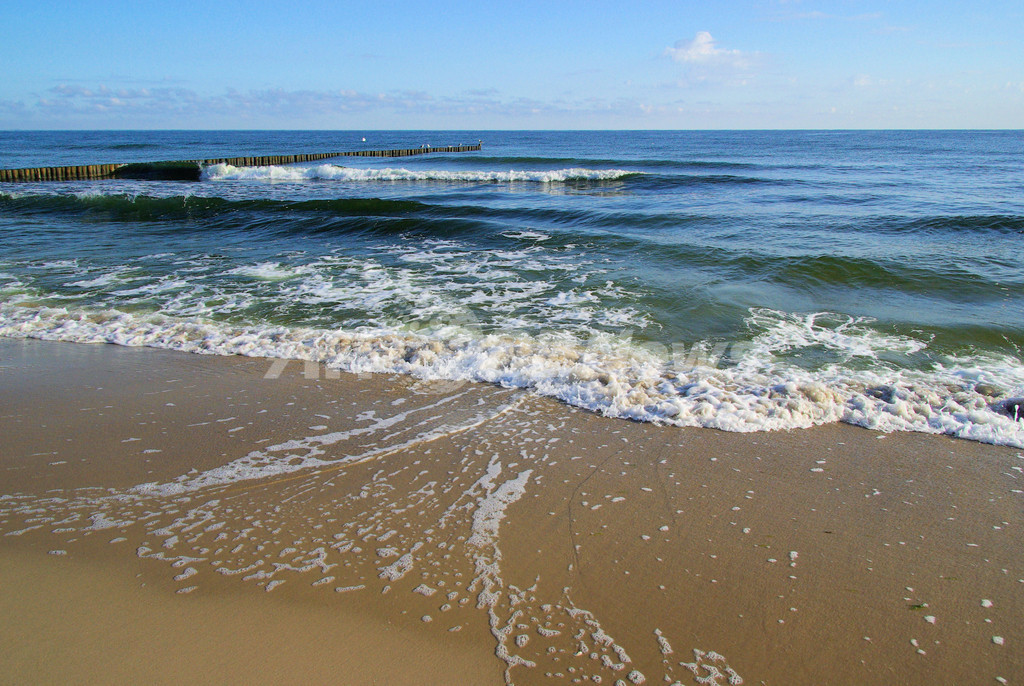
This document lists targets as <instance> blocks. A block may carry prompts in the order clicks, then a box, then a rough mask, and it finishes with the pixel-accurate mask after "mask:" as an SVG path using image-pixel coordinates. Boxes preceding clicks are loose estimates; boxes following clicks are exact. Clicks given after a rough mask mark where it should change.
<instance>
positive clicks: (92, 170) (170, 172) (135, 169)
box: [0, 143, 481, 182]
mask: <svg viewBox="0 0 1024 686" xmlns="http://www.w3.org/2000/svg"><path fill="white" fill-rule="evenodd" d="M480 147H481V144H480V143H476V144H474V145H447V146H443V147H439V148H428V147H426V146H423V147H420V148H406V149H402V150H355V151H350V152H321V153H305V154H299V155H264V156H256V157H221V158H215V159H209V160H181V161H175V162H152V163H146V162H142V163H127V164H85V165H76V166H72V167H30V168H25V169H0V182H2V181H79V180H88V179H118V178H147V179H161V178H162V179H176V180H196V181H198V180H199V176H200V174H201V172H202V167H203V166H208V165H211V164H230V165H232V166H235V167H266V166H271V165H281V164H296V163H299V162H316V161H319V160H326V159H329V158H331V157H408V156H410V155H425V154H427V153H432V152H468V151H471V150H479V149H480ZM193 177H194V179H193Z"/></svg>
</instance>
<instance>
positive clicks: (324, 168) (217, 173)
mask: <svg viewBox="0 0 1024 686" xmlns="http://www.w3.org/2000/svg"><path fill="white" fill-rule="evenodd" d="M638 173H640V172H633V171H626V170H623V169H584V168H579V167H574V168H569V169H551V170H546V171H517V170H509V171H485V170H481V171H447V170H440V169H439V170H423V171H413V170H409V169H402V168H399V169H393V168H390V167H386V168H383V169H353V168H349V167H340V166H338V165H334V164H321V165H316V166H288V167H278V166H268V167H235V166H232V165H230V164H214V165H210V166H208V167H205V168H204V169H203V179H204V180H206V181H239V180H246V181H308V180H311V179H323V180H331V181H351V182H375V181H448V182H458V183H517V182H532V183H566V182H570V181H610V180H614V179H620V178H622V177H624V176H631V175H634V174H638Z"/></svg>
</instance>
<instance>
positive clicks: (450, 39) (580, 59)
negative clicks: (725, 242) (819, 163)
mask: <svg viewBox="0 0 1024 686" xmlns="http://www.w3.org/2000/svg"><path fill="white" fill-rule="evenodd" d="M1022 29H1024V3H1021V2H1020V0H1013V1H1003V0H992V1H986V0H975V1H974V2H951V1H949V0H932V1H930V2H923V1H920V2H919V1H917V0H912V1H906V2H903V1H901V0H884V1H883V0H820V1H819V0H737V1H735V2H731V1H728V0H720V1H719V2H709V1H708V0H701V1H700V2H693V1H690V0H672V1H663V0H648V1H645V2H632V1H629V0H619V1H618V2H606V1H604V0H587V1H586V2H576V1H575V0H548V1H547V2H533V1H532V0H518V1H517V2H503V1H501V0H492V1H486V0H468V1H461V0H457V1H456V0H453V1H446V0H435V1H434V2H408V1H407V2H402V1H394V2H392V1H389V0H374V1H372V2H370V1H366V0H363V1H361V2H347V1H344V0H335V1H333V2H319V1H310V2H302V1H301V0H294V1H293V2H286V1H284V0H275V1H273V2H263V1H262V0H247V1H246V2H235V1H234V0H203V2H191V1H190V0H172V1H167V0H158V1H150V0H134V1H132V2H117V1H110V2H101V1H90V0H77V1H76V2H71V1H67V0H65V1H64V2H49V1H48V0H31V1H25V2H23V1H21V0H0V46H2V50H0V55H2V57H0V74H2V78H0V129H359V130H365V129H450V130H487V129H851V128H852V129H879V128H882V129H886V128H913V129H917V128H926V129H928V128H930V129H963V128H967V129H971V128H977V129H987V128H1010V129H1020V128H1024V31H1022Z"/></svg>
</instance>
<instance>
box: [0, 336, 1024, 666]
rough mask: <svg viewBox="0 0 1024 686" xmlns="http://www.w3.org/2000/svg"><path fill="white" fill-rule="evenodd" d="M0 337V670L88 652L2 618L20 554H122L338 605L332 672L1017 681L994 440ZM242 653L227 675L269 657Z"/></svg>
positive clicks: (169, 602)
mask: <svg viewBox="0 0 1024 686" xmlns="http://www.w3.org/2000/svg"><path fill="white" fill-rule="evenodd" d="M0 359H3V360H4V362H3V365H2V367H0V395H2V397H4V398H5V407H4V409H3V411H2V412H0V430H2V435H4V436H5V449H4V451H3V457H2V458H0V468H2V470H3V474H4V490H3V493H0V496H6V497H2V498H0V565H3V567H4V568H5V570H11V573H12V574H14V575H15V576H14V577H13V578H17V579H19V581H18V583H19V584H20V585H21V586H20V588H24V589H27V590H26V592H19V593H18V594H16V597H14V595H15V594H7V598H6V601H5V602H6V603H7V604H8V605H9V608H5V609H8V612H9V613H10V614H9V615H8V616H10V617H12V618H19V619H17V620H15V621H12V622H10V623H9V624H8V627H7V628H8V633H9V634H11V635H10V636H9V638H8V641H9V642H8V645H9V646H10V649H9V650H8V651H6V654H5V656H4V657H3V658H2V659H3V661H4V664H3V670H4V671H5V672H6V673H8V674H19V673H20V674H35V675H37V676H39V677H41V678H43V680H45V675H50V676H52V677H53V678H57V676H58V675H59V674H64V675H67V674H71V673H73V671H72V672H67V671H65V672H60V671H58V670H60V669H65V670H73V669H74V665H75V664H82V662H81V659H82V656H83V655H85V654H89V655H93V656H95V653H94V651H95V650H98V649H102V648H101V647H100V646H97V645H95V644H90V643H88V642H87V641H82V642H72V643H60V644H59V645H63V646H64V647H63V648H61V649H57V648H55V646H47V645H45V643H46V640H45V639H44V638H43V636H45V635H46V631H51V630H52V628H51V629H45V630H44V629H43V628H39V627H38V626H37V627H36V628H35V629H34V630H32V631H27V632H21V631H18V630H17V629H18V626H14V625H20V623H21V622H22V621H27V619H26V618H28V617H39V618H40V620H39V621H40V622H41V623H44V618H45V617H52V618H57V617H59V616H60V614H61V613H63V612H65V611H66V610H64V609H62V608H51V609H50V610H49V612H52V613H54V614H51V615H48V614H47V612H48V611H47V609H46V608H43V607H40V606H39V603H41V602H43V600H44V599H45V596H46V590H45V588H40V587H39V586H40V585H36V584H35V583H34V581H33V580H34V579H36V578H39V579H44V578H45V579H47V580H48V581H47V583H48V584H49V585H50V587H51V588H53V587H57V588H63V589H66V590H67V595H66V597H67V598H68V600H67V601H66V602H68V603H70V602H75V603H76V604H78V603H83V605H84V606H90V603H92V604H93V605H92V606H96V607H100V606H103V603H105V602H107V601H109V600H112V599H113V600H118V602H119V603H121V604H120V605H119V607H125V603H128V599H129V597H130V596H131V595H132V591H131V590H130V589H129V587H130V586H131V584H132V583H134V582H133V581H132V580H133V579H134V578H135V577H134V574H138V573H141V574H143V577H144V581H145V583H146V584H147V589H146V591H147V593H146V595H147V597H148V598H149V600H148V601H147V602H148V603H150V604H152V605H153V606H154V607H157V608H158V609H155V610H154V612H155V613H157V614H158V615H159V616H171V615H174V613H175V612H176V611H177V610H176V608H179V607H183V606H186V605H187V606H188V607H190V608H191V607H192V604H195V606H196V607H197V608H199V607H202V608H205V609H203V610H198V609H197V612H198V613H199V615H197V616H202V617H205V619H202V621H203V622H206V621H212V620H210V619H209V618H211V617H221V618H223V617H225V616H227V615H231V613H232V612H235V609H238V608H250V609H252V611H253V612H254V613H256V614H253V615H247V614H245V612H244V611H243V610H242V609H238V614H236V615H231V616H233V617H235V618H241V619H239V622H238V624H236V625H233V626H236V627H244V626H249V625H252V624H253V623H254V622H256V623H259V620H258V619H257V618H258V617H261V616H263V615H266V614H269V615H270V616H269V618H264V620H263V621H266V623H267V624H268V625H269V624H272V623H274V622H276V620H277V619H279V618H283V617H293V618H298V619H297V620H296V621H297V622H298V625H303V623H305V625H306V626H308V627H310V628H311V629H312V630H313V633H314V634H315V632H316V631H334V632H336V633H335V634H334V635H338V636H341V635H343V634H344V632H345V631H349V630H353V629H352V626H353V625H355V626H357V627H359V629H358V633H359V635H360V636H363V637H365V638H366V641H365V642H364V643H363V644H360V645H359V646H352V647H348V648H341V647H339V646H331V649H330V651H329V652H331V655H332V659H336V660H340V661H341V663H344V664H349V665H362V666H355V667H353V668H352V669H353V670H354V671H355V672H357V673H358V676H346V681H347V682H351V683H370V682H372V680H373V679H374V678H378V677H379V678H381V679H384V680H385V681H391V680H395V681H405V682H408V680H409V679H408V677H409V675H416V677H415V678H418V679H419V680H421V681H424V682H427V683H444V682H446V681H450V680H451V678H450V674H451V673H459V674H463V675H465V674H469V673H470V671H467V670H475V671H472V673H473V674H475V675H478V676H479V678H480V679H481V680H480V681H477V680H476V679H475V678H474V679H470V681H474V682H479V683H501V682H502V672H503V671H504V672H505V677H506V679H505V680H506V681H511V682H514V683H525V684H530V683H552V682H557V681H562V680H564V681H572V680H574V679H577V678H579V679H581V680H584V681H585V680H588V679H590V680H591V683H595V681H593V677H595V676H596V677H599V678H600V682H601V683H615V681H616V680H617V679H624V680H626V682H627V683H629V682H630V681H631V680H632V681H633V682H635V681H636V679H637V678H639V676H638V675H643V678H645V679H646V681H647V682H649V683H654V682H658V681H661V680H662V679H663V678H667V679H668V682H669V683H671V682H673V681H678V682H680V683H682V684H692V683H696V681H695V678H696V677H698V676H701V677H708V676H714V674H716V673H717V674H720V675H721V677H720V678H718V679H716V680H715V681H714V683H729V679H730V676H731V675H735V676H736V677H739V678H742V679H743V682H744V683H748V684H750V683H762V682H763V683H768V684H771V683H793V682H797V683H907V684H915V683H921V684H926V683H938V682H943V681H945V682H949V681H954V682H961V683H966V682H974V683H977V682H991V683H995V681H994V680H995V679H996V678H997V677H1001V678H1003V679H1007V680H1008V681H1009V683H1015V682H1019V681H1020V680H1021V679H1024V658H1021V657H1019V655H1020V652H1019V650H1017V649H1016V648H1014V646H1019V645H1020V643H1021V641H1022V640H1024V633H1022V630H1021V619H1022V617H1024V553H1022V552H1021V550H1020V546H1019V545H1018V542H1019V535H1018V532H1019V531H1020V530H1021V526H1022V525H1024V512H1022V510H1024V508H1021V507H1020V504H1021V498H1022V497H1024V495H1022V494H1021V489H1024V473H1022V468H1024V458H1022V451H1020V450H1019V449H1014V448H1006V447H999V446H992V445H987V444H981V443H975V442H970V441H966V440H961V439H954V438H949V437H944V436H935V435H929V434H912V433H895V434H879V433H878V432H875V431H871V430H868V429H863V428H859V427H854V426H849V425H838V424H837V425H827V426H821V427H815V428H812V429H801V430H792V431H787V432H775V433H728V432H722V431H717V430H712V429H704V428H676V427H664V426H658V425H655V424H645V423H639V422H631V421H626V420H618V419H609V418H605V417H600V416H597V415H594V414H592V413H589V412H587V411H584V410H579V409H576V408H573V407H569V406H566V405H564V404H561V403H559V402H558V401H555V400H552V399H548V398H542V397H539V396H536V395H533V394H531V393H529V392H527V391H522V390H515V389H502V388H497V387H492V386H486V385H482V384H476V383H470V382H434V383H428V382H417V381H416V380H415V379H412V378H409V377H401V376H394V375H385V374H380V375H361V376H355V375H350V374H337V373H328V372H327V370H324V369H322V368H317V369H318V370H319V371H318V372H317V373H316V374H315V375H314V376H315V377H316V378H305V376H304V375H303V373H302V372H303V370H304V366H303V364H302V363H291V364H289V365H287V367H286V368H285V370H284V373H283V374H282V375H281V376H280V378H278V379H266V378H264V376H265V374H266V372H267V371H268V368H269V366H270V365H271V364H272V362H273V361H272V360H266V359H261V358H234V357H216V356H200V355H189V354H184V353H176V352H170V351H163V350H154V349H148V348H147V349H143V348H121V347H117V346H111V345H103V346H90V345H74V346H69V345H68V344H66V343H53V342H43V341H35V340H11V339H5V340H0ZM332 377H336V378H332ZM8 399H9V400H8ZM193 470H194V471H193ZM143 484H155V485H152V486H148V487H143V488H140V486H142V485H143ZM31 527H38V528H31ZM18 531H23V533H21V534H19V535H12V534H14V533H16V532H18ZM116 539H122V540H119V541H117V542H116V543H114V541H115V540H116ZM60 550H63V551H64V554H52V555H51V554H49V553H50V552H51V551H60ZM101 569H102V570H108V572H106V573H104V574H102V575H97V574H96V572H97V570H101ZM224 570H227V571H224ZM100 576H104V577H110V578H108V581H110V583H108V584H105V585H104V584H99V583H95V582H91V581H89V579H90V578H93V579H97V578H99V577H100ZM114 577H117V579H119V581H118V580H116V579H115V578H114ZM5 578H8V577H7V575H6V572H5ZM328 578H330V579H329V580H328V581H324V580H325V579H328ZM281 582H283V583H281ZM359 586H361V588H357V587H359ZM190 587H194V588H192V590H190V591H188V592H187V593H182V591H183V590H185V589H189V588H190ZM338 589H341V590H338ZM385 589H387V590H386V591H385ZM33 590H34V591H36V592H32V591H33ZM268 591H270V592H271V593H269V595H268V593H267V592H268ZM986 603H987V605H986ZM115 605H117V603H115ZM65 607H66V605H65ZM233 608H235V609H233ZM125 611H126V612H130V610H125ZM260 613H263V615H261V614H260ZM184 614H188V613H187V612H186V613H184ZM428 617H429V620H427V618H428ZM929 618H930V619H929ZM988 620H991V621H988ZM92 621H93V619H90V618H89V617H79V618H78V619H77V621H75V620H72V621H71V622H70V624H71V626H69V627H67V628H66V630H68V631H76V630H77V631H79V632H88V629H89V627H88V626H87V625H88V624H89V623H90V622H92ZM195 621H199V620H196V619H195V618H189V619H182V620H181V622H180V623H178V624H174V625H173V626H174V627H177V628H178V629H183V628H187V627H191V626H193V623H194V622H195ZM156 624H157V625H159V622H156ZM274 626H281V627H283V626H284V625H277V624H274ZM51 627H52V625H51ZM170 627H171V625H170V624H169V625H168V627H167V628H166V630H158V626H154V627H153V630H154V631H156V633H155V634H154V636H155V638H154V639H153V640H156V641H159V643H160V645H161V649H162V650H167V651H168V652H169V653H170V654H171V655H174V654H179V655H181V654H184V652H185V651H186V650H187V646H188V644H189V641H191V640H192V639H191V638H190V636H191V629H187V630H175V629H173V628H170ZM455 627H460V628H459V630H458V631H451V629H454V628H455ZM225 630H226V629H225ZM276 630H277V631H278V632H279V634H280V635H284V634H283V633H281V632H285V629H283V628H279V629H276ZM274 631H275V629H273V628H267V629H266V633H265V635H267V636H273V635H274ZM353 631H354V630H353ZM338 632H341V633H338ZM389 632H392V633H391V634H389ZM83 635H84V634H83ZM995 637H999V638H1000V639H1001V641H1002V645H1000V644H999V642H997V641H995V640H994V639H995ZM196 640H197V641H198V642H199V643H201V644H202V645H207V644H209V643H213V644H216V643H217V640H218V639H217V638H216V636H210V637H209V639H204V640H199V639H196ZM347 640H348V639H345V640H342V639H341V638H339V641H340V642H345V641H347ZM257 643H258V642H257ZM401 645H408V646H409V648H408V652H407V653H406V654H404V655H403V656H402V657H401V658H400V659H398V658H395V657H394V656H395V655H396V654H397V653H395V652H394V651H395V650H397V649H398V648H399V647H400V646H401ZM207 647H209V649H210V650H211V652H212V654H213V655H216V653H217V650H218V649H219V648H218V647H217V645H208V646H207ZM221 647H224V646H223V645H221ZM108 649H109V650H111V651H112V652H111V653H110V656H111V657H112V656H113V655H114V654H115V653H116V646H115V647H110V648H108ZM301 650H303V649H301V648H299V647H298V644H297V643H296V644H293V646H292V647H291V648H289V650H288V652H289V654H292V653H293V652H294V651H299V652H301ZM54 651H56V652H54ZM694 651H703V652H700V653H697V652H694ZM41 654H47V655H50V656H56V657H58V658H60V659H56V660H50V659H47V660H46V661H45V662H40V661H39V660H40V658H39V656H40V655H41ZM259 659H265V660H268V661H269V662H268V667H267V669H265V670H260V669H255V666H254V671H253V674H254V677H253V678H254V679H255V681H257V682H258V681H260V679H261V677H262V678H265V680H266V681H267V682H270V681H273V680H274V679H273V676H274V674H275V673H274V671H273V669H276V668H284V665H287V664H289V655H275V656H266V655H265V654H261V656H260V658H259ZM310 660H313V657H311V658H310ZM361 661H362V662H361ZM100 662H101V663H102V660H100ZM308 662H310V661H308V660H304V661H302V664H306V663H308ZM531 663H532V664H533V665H534V666H529V665H530V664H531ZM204 664H206V663H204ZM208 664H209V665H210V666H209V669H214V670H216V669H219V670H221V671H220V672H219V673H217V674H216V675H215V676H216V677H217V678H219V679H220V680H224V679H227V678H234V677H237V676H238V672H237V670H238V669H240V667H237V665H236V666H234V667H233V666H232V665H231V664H230V663H223V662H222V663H218V662H217V661H216V660H215V659H211V662H209V663H208ZM371 664H376V665H382V666H381V669H391V668H392V667H394V668H395V669H397V670H407V671H404V672H402V671H399V672H394V673H391V672H381V673H372V669H373V668H372V667H370V666H367V665H371ZM218 665H219V666H218ZM387 665H390V666H387ZM134 667H136V668H138V669H139V670H140V671H138V672H136V676H139V677H141V678H143V679H145V680H152V679H153V678H160V677H159V674H161V672H160V670H159V668H158V666H157V665H156V664H153V663H149V662H147V661H146V660H142V662H141V663H139V664H135V665H134ZM48 669H49V670H51V671H47V670H48ZM35 670H39V671H35ZM147 670H149V671H147ZM446 670H450V672H447V671H446ZM460 670H461V671H460ZM713 670H716V671H713ZM730 670H731V671H730ZM549 674H550V676H548V675H549ZM111 675H112V674H111ZM111 675H107V676H111ZM403 675H404V677H403ZM446 675H448V676H446ZM559 675H561V676H559ZM278 676H280V673H278ZM631 677H632V678H631ZM361 678H363V679H365V680H363V681H360V679H361ZM99 680H103V678H102V676H101V677H99Z"/></svg>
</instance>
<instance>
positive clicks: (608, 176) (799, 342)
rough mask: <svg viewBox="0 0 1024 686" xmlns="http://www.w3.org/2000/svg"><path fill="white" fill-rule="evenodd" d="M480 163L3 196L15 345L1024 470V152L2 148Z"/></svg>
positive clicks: (341, 141)
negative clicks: (281, 365)
mask: <svg viewBox="0 0 1024 686" xmlns="http://www.w3.org/2000/svg"><path fill="white" fill-rule="evenodd" d="M364 138H365V142H364V141H363V139H364ZM478 139H481V140H482V141H483V149H482V150H481V151H480V152H470V153H453V154H432V155H424V156H418V157H408V158H391V159H388V158H365V159H364V158H339V160H338V162H339V164H341V165H343V166H337V165H334V164H329V163H323V162H320V163H312V164H304V165H291V166H286V167H257V168H236V167H231V166H225V165H216V166H212V167H209V168H207V169H205V171H204V175H203V180H202V181H200V182H198V183H188V182H158V181H92V182H84V181H83V182H66V183H45V184H43V183H39V184H5V185H3V186H0V335H3V336H9V337H33V338H43V339H52V340H63V341H74V342H109V343H117V344H121V345H136V346H155V347H161V348H171V349H179V350H185V351H191V352H196V353H206V354H220V355H235V354H242V355H254V356H265V357H277V358H284V359H297V360H316V361H320V362H323V363H325V364H327V365H328V366H331V367H335V368H338V369H342V370H346V371H351V372H357V373H373V372H397V373H403V374H411V375H415V376H417V377H421V378H428V379H446V380H450V381H454V382H460V381H467V380H475V381H483V382H487V383H494V384H501V385H505V386H510V387H520V388H528V389H531V390H533V391H535V392H537V393H540V394H543V395H547V396H552V397H555V398H558V399H560V400H562V401H564V402H566V403H569V404H572V405H576V406H579V407H584V408H588V409H590V410H593V411H595V412H598V413H601V414H604V415H607V416H608V417H619V418H629V419H634V420H640V421H654V422H661V423H665V424H674V425H680V426H704V427H713V428H718V429H725V430H730V431H761V430H777V429H789V428H797V427H807V426H812V425H815V424H823V423H829V422H848V423H851V424H858V425H862V426H866V427H870V428H874V429H878V430H882V431H924V432H932V433H945V434H950V435H954V436H959V437H962V438H966V439H971V440H978V441H985V442H990V443H996V444H1003V445H1011V446H1017V447H1024V421H1022V420H1018V419H1017V418H1015V415H1016V414H1017V413H1018V411H1020V412H1024V407H1022V408H1021V409H1020V410H1018V409H1017V408H1018V407H1021V406H1019V405H1018V404H1017V401H1019V400H1020V399H1021V398H1022V397H1024V353H1022V345H1024V266H1022V264H1024V171H1022V166H1021V160H1022V159H1024V132H1013V131H1009V132H980V131H979V132H907V131H873V132H816V131H815V132H811V131H806V132H776V131H772V132H747V131H742V132H739V131H737V132H686V131H682V132H583V131H580V132H494V131H484V132H476V131H472V132H451V131H448V132H437V131H430V132H423V131H420V132H408V131H401V132H378V131H368V132H277V131H275V132H195V131H178V132H0V167H4V168H8V167H25V166H52V165H62V164H91V163H110V162H130V161H152V160H174V159H193V158H209V157H219V156H242V155H270V154H293V153H300V152H326V151H342V150H358V149H388V148H408V147H419V146H420V145H434V146H440V145H454V144H458V143H469V142H476V140H478ZM330 161H331V160H328V162H330Z"/></svg>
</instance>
